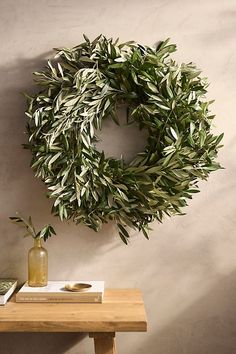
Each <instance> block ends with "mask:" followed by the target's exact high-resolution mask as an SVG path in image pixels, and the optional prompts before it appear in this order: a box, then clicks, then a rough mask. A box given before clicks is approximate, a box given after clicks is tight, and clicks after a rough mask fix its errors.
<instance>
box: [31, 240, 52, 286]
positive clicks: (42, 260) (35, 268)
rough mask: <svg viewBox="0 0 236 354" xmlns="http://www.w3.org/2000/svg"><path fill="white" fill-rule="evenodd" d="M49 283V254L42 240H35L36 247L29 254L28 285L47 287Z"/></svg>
mask: <svg viewBox="0 0 236 354" xmlns="http://www.w3.org/2000/svg"><path fill="white" fill-rule="evenodd" d="M47 283H48V252H47V250H46V249H45V248H44V247H43V246H42V241H41V239H38V238H35V239H34V247H32V248H31V249H30V250H29V253H28V285H29V286H46V285H47Z"/></svg>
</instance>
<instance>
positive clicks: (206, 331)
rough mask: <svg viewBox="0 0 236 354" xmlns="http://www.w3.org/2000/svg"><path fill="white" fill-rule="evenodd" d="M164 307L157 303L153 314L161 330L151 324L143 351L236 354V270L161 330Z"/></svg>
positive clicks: (162, 353) (221, 278) (152, 353)
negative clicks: (159, 323)
mask: <svg viewBox="0 0 236 354" xmlns="http://www.w3.org/2000/svg"><path fill="white" fill-rule="evenodd" d="M196 291H198V289H196ZM167 296H168V294H167ZM183 301H184V298H183ZM161 306H162V305H161V303H158V301H157V304H156V307H155V308H154V309H152V314H151V312H150V316H151V317H152V318H153V320H154V318H155V315H156V323H157V326H156V328H157V331H154V330H153V329H152V327H151V322H150V321H149V323H150V327H149V331H150V332H149V334H148V335H147V337H146V338H145V337H144V336H143V339H144V341H143V342H142V345H141V346H142V352H146V353H150V354H172V353H175V354H178V353H179V354H234V353H236V271H234V272H232V273H231V274H230V275H228V276H225V277H223V276H222V277H219V279H218V281H217V284H216V285H215V286H214V287H212V289H211V290H210V291H209V292H208V293H207V294H206V295H204V296H202V297H201V298H200V299H199V300H198V301H196V302H195V303H194V304H193V305H191V306H190V307H188V308H187V309H186V310H185V311H184V312H182V313H181V314H180V315H179V316H177V318H175V319H174V320H173V321H171V323H170V324H169V325H167V326H166V327H165V328H164V329H162V330H159V331H158V308H160V307H161ZM149 311H150V309H149ZM153 312H154V314H153ZM159 328H160V327H159ZM153 348H155V349H153ZM132 353H133V352H132ZM135 353H136V354H137V353H139V352H137V351H136V352H135ZM140 353H141V351H140Z"/></svg>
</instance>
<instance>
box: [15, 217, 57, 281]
mask: <svg viewBox="0 0 236 354" xmlns="http://www.w3.org/2000/svg"><path fill="white" fill-rule="evenodd" d="M10 219H11V220H12V221H13V222H15V223H17V224H19V225H20V226H22V227H24V228H25V229H26V230H27V233H26V234H25V235H24V236H25V237H26V236H32V237H33V240H34V246H33V247H32V248H31V249H30V250H29V253H28V285H29V286H33V287H41V286H46V285H47V282H48V252H47V250H46V248H44V247H43V246H42V241H46V240H47V239H48V237H50V236H52V234H54V235H56V232H55V230H54V228H53V227H52V226H51V225H49V224H48V225H46V226H44V227H43V228H42V229H41V230H39V231H38V232H36V231H35V227H34V226H33V224H32V219H31V216H30V217H29V218H28V221H27V220H26V219H23V218H22V217H20V216H16V217H14V216H12V217H10Z"/></svg>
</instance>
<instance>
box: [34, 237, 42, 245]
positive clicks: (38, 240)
mask: <svg viewBox="0 0 236 354" xmlns="http://www.w3.org/2000/svg"><path fill="white" fill-rule="evenodd" d="M34 247H42V240H41V239H40V238H35V239H34Z"/></svg>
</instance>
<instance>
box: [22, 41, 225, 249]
mask: <svg viewBox="0 0 236 354" xmlns="http://www.w3.org/2000/svg"><path fill="white" fill-rule="evenodd" d="M84 37H85V42H83V43H81V44H79V45H78V46H76V47H74V48H72V49H68V48H62V49H56V52H57V55H56V60H54V61H53V62H52V61H48V64H47V66H46V69H45V70H44V71H41V72H35V73H34V75H35V80H36V82H37V84H38V85H39V87H40V91H39V93H37V94H36V95H35V96H33V97H29V96H28V109H27V112H26V115H27V117H28V118H29V122H28V124H27V133H28V137H29V143H28V144H27V145H25V147H26V148H28V149H30V150H31V152H32V161H31V167H32V168H33V170H34V171H35V175H36V176H37V177H39V178H41V179H42V180H43V181H44V182H45V184H46V186H47V188H48V196H49V197H50V198H53V199H54V204H53V208H52V212H53V214H55V215H58V216H59V217H60V219H61V220H64V219H70V218H72V219H73V220H74V221H75V222H76V223H77V224H78V223H84V224H85V225H87V226H88V227H90V228H92V229H93V230H95V231H98V230H99V229H100V228H101V226H102V224H103V223H105V222H107V221H108V220H115V221H116V222H117V226H118V232H119V234H120V237H121V238H122V240H123V241H124V242H125V243H127V241H128V239H129V233H128V231H127V226H128V227H131V228H134V229H137V230H140V231H142V232H143V234H144V236H145V237H147V238H148V234H147V230H148V228H149V227H148V225H149V224H150V223H151V222H152V221H153V220H158V221H159V222H161V221H162V219H163V217H164V215H168V216H171V215H174V214H182V208H183V207H185V206H186V205H187V200H188V199H190V198H192V194H193V193H196V192H198V191H199V189H198V181H199V180H201V179H203V180H206V179H207V177H208V175H209V174H210V172H212V171H215V170H217V169H219V168H220V165H219V163H217V162H216V161H215V159H216V156H217V153H218V149H219V148H220V147H221V145H220V141H221V139H222V137H223V134H221V135H219V136H215V135H214V134H213V133H212V132H211V124H212V120H213V118H214V116H213V115H211V114H210V111H209V105H210V104H211V103H212V102H211V101H207V100H206V98H205V94H206V92H207V86H208V84H207V81H206V79H205V78H201V76H200V70H199V69H198V68H197V67H196V66H195V65H194V64H193V63H189V64H181V65H178V64H177V63H176V62H175V61H174V60H172V59H171V58H170V54H171V53H172V52H174V51H175V50H176V46H175V45H174V44H169V43H168V40H167V41H165V42H161V43H160V44H159V45H158V46H157V47H156V48H151V47H148V46H143V45H140V44H138V43H135V42H133V41H132V42H127V43H119V41H118V40H116V41H113V39H107V38H106V37H104V36H102V35H101V36H99V37H98V38H96V39H95V40H93V41H90V40H89V39H88V38H87V37H86V36H84ZM122 103H126V104H128V106H129V114H128V117H127V119H128V123H129V124H132V123H134V122H136V123H137V124H138V125H139V127H140V129H146V130H147V132H148V139H147V145H146V148H145V150H144V151H143V152H141V153H139V154H137V156H136V157H135V158H134V160H133V161H132V162H131V163H129V164H126V163H125V162H124V161H123V159H120V160H119V159H115V158H112V157H107V156H105V154H104V152H100V151H98V150H97V149H96V142H97V141H98V137H97V131H99V130H101V129H102V122H103V120H104V119H113V120H114V121H115V122H116V123H117V124H119V118H118V116H117V106H119V105H120V104H122Z"/></svg>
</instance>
